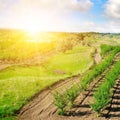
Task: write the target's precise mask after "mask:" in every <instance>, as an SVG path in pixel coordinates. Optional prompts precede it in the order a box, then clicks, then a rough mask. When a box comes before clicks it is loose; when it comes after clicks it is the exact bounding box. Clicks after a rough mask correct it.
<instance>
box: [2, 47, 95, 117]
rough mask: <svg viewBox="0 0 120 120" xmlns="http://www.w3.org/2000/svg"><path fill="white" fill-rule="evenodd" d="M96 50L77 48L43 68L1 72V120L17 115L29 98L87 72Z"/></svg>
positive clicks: (18, 68)
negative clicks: (16, 112)
mask: <svg viewBox="0 0 120 120" xmlns="http://www.w3.org/2000/svg"><path fill="white" fill-rule="evenodd" d="M93 51H94V49H93V48H92V47H80V46H76V47H74V48H73V49H72V50H69V51H67V52H66V53H60V54H57V55H54V56H53V57H51V58H49V60H48V61H46V62H45V63H44V64H42V65H41V66H34V65H33V66H13V67H10V68H8V69H5V70H3V71H1V72H0V89H1V90H0V117H6V116H11V115H14V112H15V111H16V110H19V108H20V107H21V106H22V105H23V104H25V103H26V102H27V99H29V98H30V97H31V96H33V95H34V94H35V93H37V92H39V91H40V90H42V89H44V88H45V87H47V86H50V85H51V84H53V83H55V82H57V81H58V80H60V79H63V78H66V77H70V76H72V75H76V74H81V73H83V72H85V71H86V70H87V69H88V68H89V67H90V66H91V65H92V64H93V59H92V57H91V54H92V53H93ZM56 71H61V72H64V74H61V73H56Z"/></svg>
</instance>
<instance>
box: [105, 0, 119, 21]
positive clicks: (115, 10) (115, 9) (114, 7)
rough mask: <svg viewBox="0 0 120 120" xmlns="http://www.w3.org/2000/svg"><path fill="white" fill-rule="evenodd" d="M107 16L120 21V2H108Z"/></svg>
mask: <svg viewBox="0 0 120 120" xmlns="http://www.w3.org/2000/svg"><path fill="white" fill-rule="evenodd" d="M105 14H106V15H107V16H108V17H110V18H111V19H115V20H120V0H108V2H107V3H106V5H105Z"/></svg>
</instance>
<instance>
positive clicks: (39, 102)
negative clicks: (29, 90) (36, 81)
mask: <svg viewBox="0 0 120 120" xmlns="http://www.w3.org/2000/svg"><path fill="white" fill-rule="evenodd" d="M118 59H120V53H119V54H117V55H116V56H115V58H114V61H113V63H114V62H116V61H118ZM111 67H112V65H111ZM109 69H110V68H108V69H107V70H106V71H105V72H104V73H103V74H102V75H101V76H100V77H98V78H97V79H96V80H95V81H94V82H93V83H92V84H91V85H90V87H89V88H88V89H87V90H86V91H85V92H83V93H81V94H80V95H79V96H78V98H77V99H76V104H75V107H74V108H73V109H72V110H71V111H69V115H68V116H59V115H57V107H56V106H55V105H54V104H53V93H54V91H55V90H60V91H61V90H62V91H65V90H66V89H68V88H69V87H70V86H72V85H73V83H77V82H79V77H80V76H76V77H73V78H69V79H67V80H65V81H62V82H60V83H58V84H55V85H54V86H52V87H51V88H49V89H47V90H44V91H42V92H41V93H40V94H39V95H38V96H36V97H35V98H34V99H33V100H32V101H31V102H30V103H28V104H27V105H25V106H24V107H23V108H22V109H21V111H20V113H19V115H18V119H19V120H104V119H105V120H106V118H105V117H104V118H103V117H101V118H96V115H95V114H94V112H93V111H92V110H91V108H90V106H89V104H90V102H91V101H93V100H92V99H93V98H92V96H93V94H94V92H95V90H96V88H97V87H98V86H99V85H100V84H101V83H102V82H103V81H104V77H105V74H106V72H108V70H109ZM119 92H120V91H117V93H119ZM119 97H120V96H119ZM117 102H120V101H117ZM119 105H120V104H119ZM119 108H120V107H117V109H118V110H119ZM119 112H120V110H119ZM110 114H111V113H110ZM112 118H113V117H112V115H111V119H110V120H112ZM117 120H119V119H117Z"/></svg>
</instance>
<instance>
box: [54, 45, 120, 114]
mask: <svg viewBox="0 0 120 120" xmlns="http://www.w3.org/2000/svg"><path fill="white" fill-rule="evenodd" d="M118 52H120V47H118V46H117V47H114V50H113V51H112V53H111V54H109V55H107V56H106V57H105V58H104V60H103V61H101V62H100V63H99V64H97V65H95V66H94V67H93V68H92V69H91V70H89V71H88V72H87V73H86V74H85V75H84V76H83V77H82V79H81V80H80V83H79V85H78V84H76V85H74V86H72V87H71V88H70V89H68V90H67V91H66V92H64V93H62V94H61V93H58V92H57V94H55V95H54V98H55V104H56V103H57V104H56V105H57V107H58V108H59V106H58V105H59V104H62V102H63V99H64V106H62V109H60V111H62V110H64V111H62V112H61V113H63V114H65V108H66V107H67V106H69V105H70V107H72V106H73V103H74V100H75V98H76V97H77V96H78V94H79V93H80V92H82V91H83V90H85V89H86V88H87V87H88V85H89V84H90V83H91V82H92V81H93V80H94V79H95V78H96V77H97V76H99V75H101V74H102V73H103V72H104V71H105V70H106V69H107V68H108V67H109V66H110V64H111V63H112V61H113V59H114V57H115V55H116V54H117V53H118ZM58 94H60V98H58V97H59V96H58ZM56 96H57V99H56ZM61 96H63V97H61ZM58 100H59V101H58Z"/></svg>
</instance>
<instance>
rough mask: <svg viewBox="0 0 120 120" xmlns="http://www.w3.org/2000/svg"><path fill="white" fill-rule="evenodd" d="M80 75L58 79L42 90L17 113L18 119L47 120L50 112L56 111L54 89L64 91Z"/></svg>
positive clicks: (77, 79)
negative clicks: (63, 79)
mask: <svg viewBox="0 0 120 120" xmlns="http://www.w3.org/2000/svg"><path fill="white" fill-rule="evenodd" d="M79 79H80V76H79V75H78V76H75V77H72V78H69V79H67V80H65V81H60V82H59V83H58V84H55V85H53V86H52V87H51V88H49V89H47V90H43V91H42V92H41V93H40V94H39V95H38V96H36V97H35V99H33V101H31V102H30V103H29V104H27V105H25V106H24V107H23V108H22V109H21V111H20V114H19V119H20V120H47V119H48V118H49V117H50V116H51V115H52V114H54V113H56V111H57V107H56V106H55V105H54V104H53V93H54V91H55V90H58V91H61V90H62V92H64V91H65V90H66V89H69V88H70V86H72V85H73V84H74V83H75V84H76V83H78V82H79Z"/></svg>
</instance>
